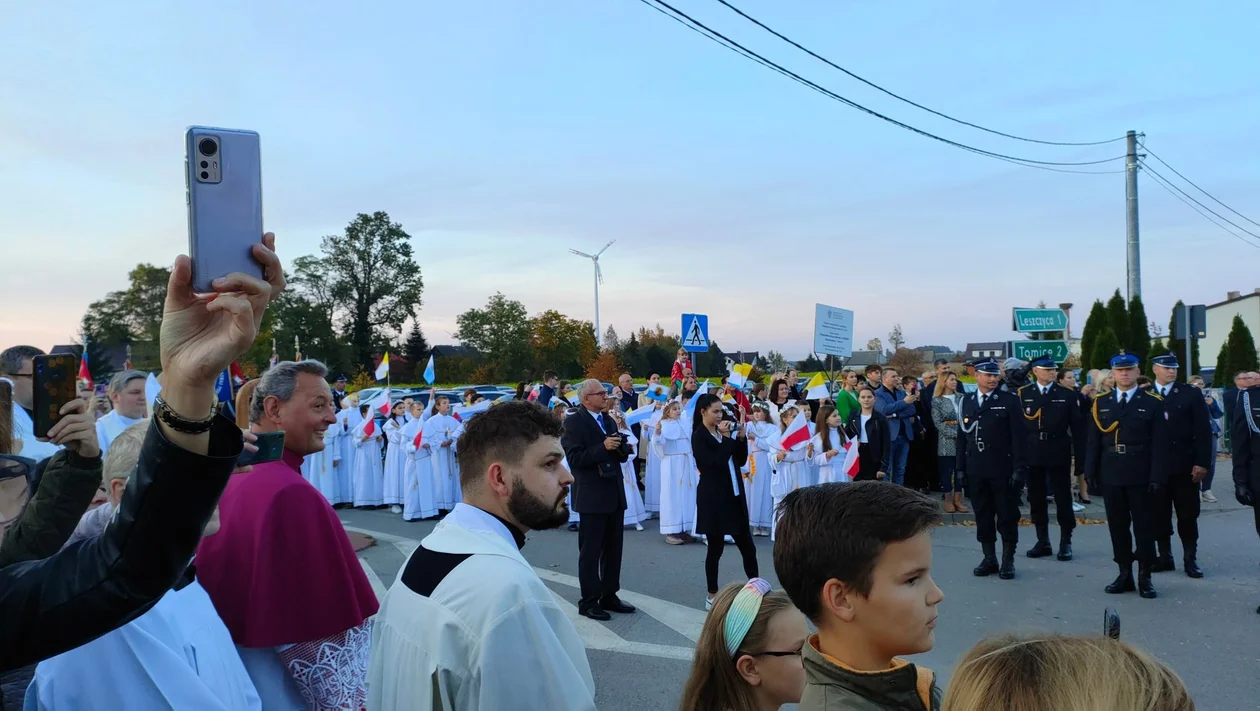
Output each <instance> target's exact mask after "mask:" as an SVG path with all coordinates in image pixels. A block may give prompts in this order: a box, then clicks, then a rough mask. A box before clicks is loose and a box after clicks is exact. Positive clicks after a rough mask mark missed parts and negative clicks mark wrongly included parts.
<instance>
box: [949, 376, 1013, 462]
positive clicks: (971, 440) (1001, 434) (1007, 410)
mask: <svg viewBox="0 0 1260 711" xmlns="http://www.w3.org/2000/svg"><path fill="white" fill-rule="evenodd" d="M979 396H980V394H979V391H977V392H970V393H967V394H966V395H964V396H963V400H962V406H961V407H960V408H959V412H958V416H959V418H960V421H959V423H958V437H957V443H956V449H957V459H956V460H955V463H954V466H955V469H956V470H957V471H960V472H963V473H964V474H965V475H966V477H967V479H968V480H970V481H976V480H979V479H999V478H1006V477H1010V476H1011V474H1012V473H1013V472H1014V471H1015V470H1016V469H1022V468H1024V467H1025V466H1026V465H1027V460H1026V458H1025V451H1026V446H1025V445H1026V444H1027V443H1026V442H1025V438H1026V437H1027V434H1028V433H1027V430H1025V429H1024V417H1023V415H1021V414H1020V403H1019V398H1018V397H1016V396H1015V395H1014V394H1013V393H1008V392H1006V391H1004V390H994V391H993V392H991V393H989V396H988V398H987V399H985V401H984V404H983V405H981V404H980V402H979ZM973 428H974V429H973ZM969 430H970V431H969Z"/></svg>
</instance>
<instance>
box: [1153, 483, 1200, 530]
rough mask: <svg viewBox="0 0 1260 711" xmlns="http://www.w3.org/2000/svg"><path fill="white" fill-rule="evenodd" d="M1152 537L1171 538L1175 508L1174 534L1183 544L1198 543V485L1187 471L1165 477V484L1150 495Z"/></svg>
mask: <svg viewBox="0 0 1260 711" xmlns="http://www.w3.org/2000/svg"><path fill="white" fill-rule="evenodd" d="M1152 499H1153V503H1154V506H1155V526H1156V528H1155V537H1156V539H1169V538H1172V533H1173V528H1172V513H1173V509H1174V508H1175V509H1176V510H1177V535H1178V536H1179V537H1180V538H1181V543H1182V545H1183V546H1189V545H1197V544H1198V542H1199V485H1198V484H1196V483H1194V480H1193V479H1191V478H1190V474H1188V473H1187V474H1178V475H1175V476H1171V477H1169V478H1168V486H1165V487H1164V488H1163V489H1160V490H1159V492H1158V493H1156V494H1155V495H1154V496H1153V497H1152Z"/></svg>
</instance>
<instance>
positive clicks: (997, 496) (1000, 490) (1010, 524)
mask: <svg viewBox="0 0 1260 711" xmlns="http://www.w3.org/2000/svg"><path fill="white" fill-rule="evenodd" d="M967 491H968V493H970V495H971V505H972V507H973V508H974V509H975V510H976V540H977V541H980V542H981V543H993V542H995V541H996V540H997V534H999V533H1001V534H1002V542H1003V543H1011V544H1014V543H1016V542H1018V541H1019V506H1017V505H1016V503H1015V502H1016V501H1017V499H1016V498H1015V496H1014V495H1013V494H1012V489H1011V480H1010V478H1009V477H1005V476H997V477H983V478H976V479H972V478H970V477H969V478H968V480H967ZM995 522H996V525H995Z"/></svg>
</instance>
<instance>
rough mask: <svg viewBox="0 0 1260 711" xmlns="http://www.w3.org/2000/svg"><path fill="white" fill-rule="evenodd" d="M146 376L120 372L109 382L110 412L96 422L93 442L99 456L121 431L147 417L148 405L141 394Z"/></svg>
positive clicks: (146, 374) (138, 373)
mask: <svg viewBox="0 0 1260 711" xmlns="http://www.w3.org/2000/svg"><path fill="white" fill-rule="evenodd" d="M148 377H149V374H148V373H142V372H140V371H139V370H124V371H122V372H121V373H117V374H115V375H114V377H113V378H111V379H110V381H109V389H108V390H107V391H106V392H107V394H108V395H109V401H110V403H112V404H113V406H114V409H113V410H111V411H110V413H109V414H108V415H106V416H104V417H102V418H101V419H99V420H97V421H96V439H97V441H98V442H99V443H100V445H101V454H108V453H109V445H110V444H112V443H113V441H114V438H116V437H117V436H118V435H120V434H122V433H123V430H125V429H127V428H128V427H130V426H132V425H134V424H136V423H137V422H140V421H142V420H144V419H145V418H146V417H147V416H148V414H149V409H148V406H149V404H148V402H147V401H146V398H145V394H144V383H145V381H146V380H147V379H148Z"/></svg>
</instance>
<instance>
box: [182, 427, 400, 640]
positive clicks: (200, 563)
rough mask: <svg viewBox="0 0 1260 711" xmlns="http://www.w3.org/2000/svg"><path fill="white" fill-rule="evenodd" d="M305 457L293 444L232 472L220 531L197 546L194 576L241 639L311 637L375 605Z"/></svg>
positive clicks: (340, 628)
mask: <svg viewBox="0 0 1260 711" xmlns="http://www.w3.org/2000/svg"><path fill="white" fill-rule="evenodd" d="M301 464H302V458H301V457H299V456H298V455H297V454H294V453H293V452H290V451H289V450H287V449H286V450H284V458H283V459H282V460H280V461H278V462H269V463H267V464H260V465H258V466H256V467H254V470H253V471H252V472H250V473H248V474H237V475H236V476H233V477H232V479H231V480H230V481H229V482H228V485H227V489H226V490H225V491H224V492H223V498H222V499H221V500H220V501H219V520H220V522H221V527H220V529H219V532H218V533H217V534H215V535H213V536H207V537H206V538H204V539H203V540H202V541H201V546H200V547H199V548H198V550H197V557H196V559H195V561H194V562H195V564H196V566H197V579H198V580H199V581H200V582H201V584H202V586H203V587H205V589H206V592H207V593H209V594H210V599H211V600H212V601H213V602H214V607H215V609H216V610H218V612H219V617H221V618H223V622H224V624H226V625H227V628H228V630H230V631H231V633H232V640H233V641H234V642H236V643H237V644H238V645H242V646H245V647H277V646H280V645H283V644H299V643H302V642H311V641H315V640H319V639H324V638H325V637H331V636H333V635H336V634H339V633H341V632H344V631H345V630H348V629H350V628H352V627H355V626H358V625H359V624H361V623H362V622H363V621H364V620H366V619H367V618H368V617H370V616H372V615H374V614H376V610H377V607H378V604H377V601H376V594H375V593H374V592H373V591H372V584H371V583H370V582H368V579H367V575H366V574H365V573H364V572H363V567H362V566H361V565H360V563H359V560H358V558H357V557H355V554H354V547H353V546H351V545H350V538H349V537H348V536H347V535H346V531H345V529H344V528H343V527H342V525H341V521H340V520H339V519H338V518H337V514H336V513H334V512H333V509H332V507H331V506H329V505H328V501H327V499H325V498H324V495H323V494H321V493H320V492H319V490H318V489H316V488H315V487H313V486H311V485H310V483H309V482H307V481H306V480H305V479H303V478H302V475H301V474H300V473H299V472H298V467H299V466H300V465H301ZM342 464H343V465H344V462H343V463H342Z"/></svg>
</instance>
